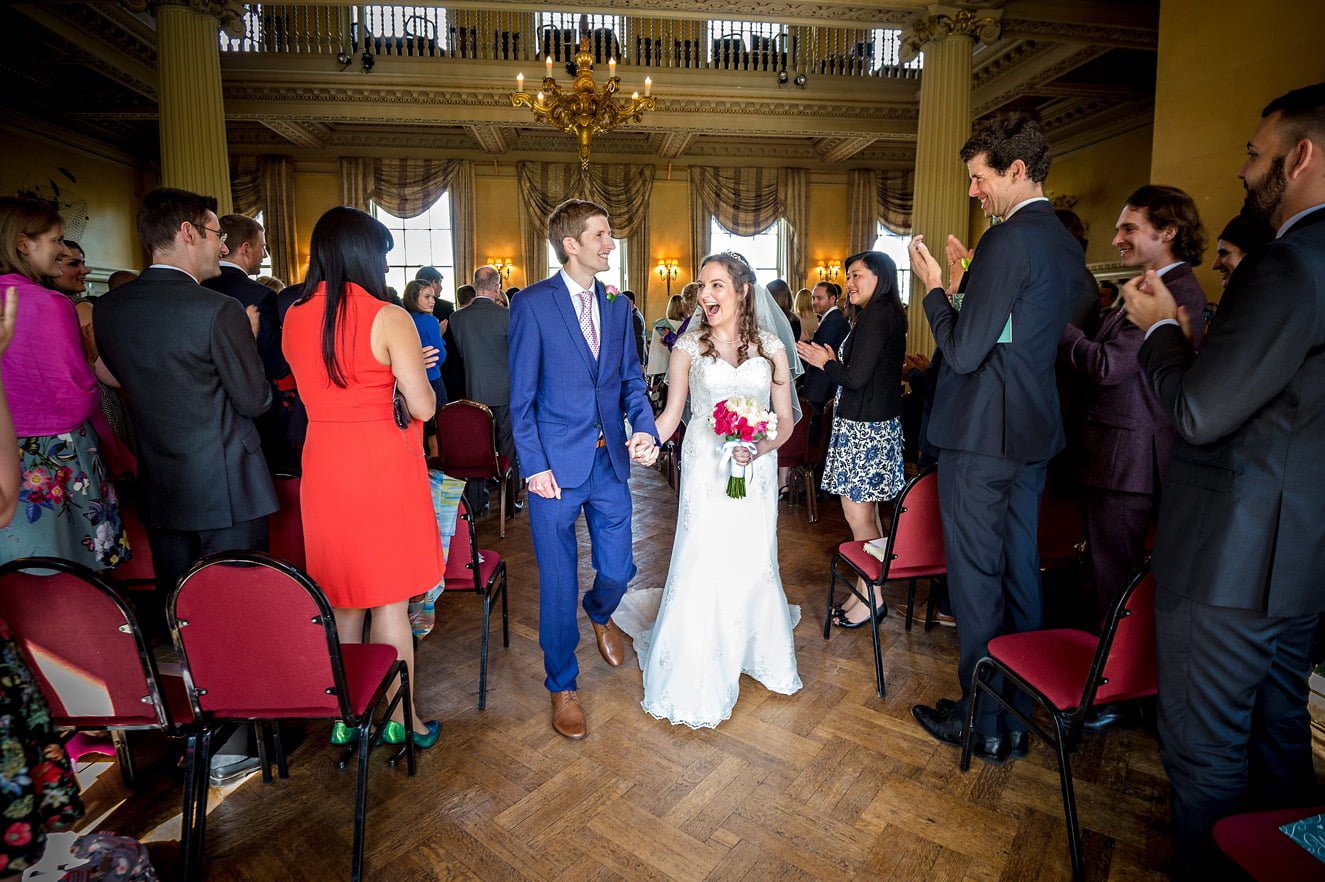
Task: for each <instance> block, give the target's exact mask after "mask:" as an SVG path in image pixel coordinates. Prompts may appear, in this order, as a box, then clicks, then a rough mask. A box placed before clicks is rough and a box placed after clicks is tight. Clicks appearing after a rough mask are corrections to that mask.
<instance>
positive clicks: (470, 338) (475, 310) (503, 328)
mask: <svg viewBox="0 0 1325 882" xmlns="http://www.w3.org/2000/svg"><path fill="white" fill-rule="evenodd" d="M474 294H475V296H474V302H473V303H471V304H469V305H468V306H466V307H465V308H464V309H457V310H456V311H455V312H454V313H452V315H451V324H450V332H451V335H452V336H453V337H454V338H455V342H456V346H458V347H459V349H460V356H461V358H463V359H464V361H465V397H466V398H468V399H470V400H471V401H479V402H482V403H483V404H486V405H487V406H488V409H490V410H491V411H492V422H493V425H494V426H495V428H496V430H497V452H498V453H500V454H501V455H502V456H505V457H507V458H508V459H510V461H511V463H512V467H513V469H514V480H513V484H512V487H513V488H518V487H519V486H520V468H519V464H518V463H517V462H516V459H515V436H514V435H513V434H512V431H511V373H510V368H509V367H508V364H507V352H508V344H507V342H506V333H507V329H508V328H509V327H510V324H511V313H510V312H509V311H508V310H507V309H506V308H505V307H503V306H500V305H499V301H500V298H501V273H499V272H498V271H497V269H496V268H495V267H491V266H481V267H479V268H478V269H476V270H474ZM465 497H466V499H467V500H468V502H469V506H470V508H471V509H472V510H473V511H475V512H481V511H483V510H484V509H485V508H487V505H488V488H487V485H486V483H485V482H484V481H481V480H476V481H470V482H469V486H468V487H466V488H465ZM515 497H516V493H514V492H513V493H511V494H510V500H509V502H508V505H509V506H510V508H511V510H510V511H508V512H507V513H506V514H507V515H508V516H510V515H514V514H515V511H516V510H517V509H518V508H521V507H522V506H521V505H520V504H519V503H518V502H517V501H516V499H515Z"/></svg>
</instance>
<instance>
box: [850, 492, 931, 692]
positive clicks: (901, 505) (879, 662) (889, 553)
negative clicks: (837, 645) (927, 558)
mask: <svg viewBox="0 0 1325 882" xmlns="http://www.w3.org/2000/svg"><path fill="white" fill-rule="evenodd" d="M934 470H935V468H934V466H929V467H927V468H924V469H921V470H920V472H919V473H917V474H916V476H915V477H914V478H912V479H911V480H909V481H907V482H906V486H905V487H903V488H902V492H901V493H899V494H898V495H897V499H896V500H895V501H894V502H893V515H892V520H891V521H890V522H889V523H890V526H889V528H888V542H887V544H886V545H885V547H884V554H883V557H884V561H883V573H882V574H881V575H880V576H879V579H878V581H872V580H871V579H870V578H869V576H867V575H866V574H865V573H862V572H861V571H860V569H859V568H858V567H857V566H856V565H855V564H853V563H852V562H851V561H849V560H847V559H846V558H845V557H843V556H842V553H841V552H840V551H834V552H833V560H832V563H831V564H829V567H828V596H827V598H826V599H825V603H824V639H825V640H827V639H828V638H829V637H830V636H831V634H832V630H833V597H834V595H835V594H836V593H837V580H838V579H841V580H842V581H843V582H845V583H846V585H847V588H848V589H849V590H850V591H851V593H852V594H854V595H856V599H857V600H860V601H862V602H864V603H865V604H866V605H868V606H869V610H870V621H871V622H873V621H874V618H875V615H876V614H877V613H878V604H876V603H875V602H874V589H875V588H880V589H881V588H882V587H883V586H884V585H885V584H886V583H887V582H888V581H889V579H888V568H889V564H890V563H891V562H892V561H893V560H896V559H897V555H896V554H895V553H894V551H893V546H894V542H895V541H896V536H897V521H898V518H900V517H901V516H902V515H903V514H904V513H905V512H906V497H907V494H909V493H910V492H911V490H912V488H914V487H915V486H916V485H917V484H918V483H920V480H921V479H922V478H924V477H926V476H927V475H929V474H930V473H931V472H933V471H934ZM839 563H840V564H843V565H845V566H846V567H847V568H848V569H849V570H850V571H851V572H852V573H855V574H856V576H857V577H859V578H860V580H861V581H863V582H864V583H865V584H866V585H868V586H869V588H870V590H869V591H868V592H867V594H865V595H862V594H861V593H860V591H858V590H856V586H855V584H854V583H853V582H852V581H851V579H850V578H849V577H848V576H847V575H843V574H842V573H839V572H838V564H839ZM910 583H911V586H910V589H909V591H908V593H907V599H906V630H908V631H910V630H911V619H912V618H913V614H914V612H915V605H916V579H911V580H910ZM934 605H935V598H934V591H933V590H932V589H931V590H930V592H929V607H928V609H927V610H926V612H925V630H926V631H928V630H929V629H930V628H932V627H934ZM870 636H871V637H873V638H874V681H875V685H876V686H877V687H878V693H879V697H880V698H884V697H885V692H886V690H885V688H884V679H883V645H882V643H881V642H880V639H879V626H878V625H874V624H872V625H871V626H870Z"/></svg>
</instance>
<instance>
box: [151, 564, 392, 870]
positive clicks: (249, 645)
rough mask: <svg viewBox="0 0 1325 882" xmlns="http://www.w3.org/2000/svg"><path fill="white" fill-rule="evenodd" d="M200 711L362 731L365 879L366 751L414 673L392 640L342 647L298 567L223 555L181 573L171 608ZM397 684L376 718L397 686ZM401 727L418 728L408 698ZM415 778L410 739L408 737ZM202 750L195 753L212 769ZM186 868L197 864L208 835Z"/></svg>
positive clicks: (359, 864)
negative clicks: (329, 723)
mask: <svg viewBox="0 0 1325 882" xmlns="http://www.w3.org/2000/svg"><path fill="white" fill-rule="evenodd" d="M167 613H168V615H169V617H170V629H171V634H172V636H173V637H174V640H175V648H176V650H177V651H178V652H179V660H180V666H181V667H182V668H183V671H184V682H185V686H186V688H187V691H188V696H189V701H190V702H191V704H192V705H193V710H194V714H195V715H196V716H197V717H198V719H199V720H201V721H202V722H203V723H204V724H206V725H207V726H208V727H209V729H210V728H211V727H215V726H216V725H219V724H221V723H225V722H232V721H258V722H261V721H270V720H283V719H305V720H307V719H324V720H337V719H339V720H344V721H345V722H346V723H347V724H348V725H350V726H352V727H355V728H357V729H358V730H359V740H358V744H359V748H358V750H359V776H358V789H357V793H356V797H355V804H354V857H353V862H352V870H351V876H352V878H353V879H354V880H355V882H358V880H360V879H361V878H362V876H363V837H364V812H365V808H366V803H367V797H368V791H367V783H368V755H369V753H370V752H371V751H372V747H373V746H374V745H375V743H376V742H377V741H378V740H379V739H380V737H381V732H382V729H383V728H384V727H385V725H386V721H387V720H388V719H390V716H391V713H392V712H393V711H394V710H395V706H396V704H397V703H398V702H400V701H401V699H402V698H403V697H404V696H406V695H409V673H408V671H407V669H406V667H405V664H404V662H401V661H399V660H398V659H397V658H396V650H395V649H394V648H393V647H391V646H384V645H381V644H374V643H345V644H342V643H341V642H340V640H339V638H338V636H337V634H336V620H335V619H334V618H333V617H332V611H331V605H330V604H329V603H328V602H327V598H326V596H325V595H324V594H323V593H322V590H321V589H320V588H318V587H317V585H315V584H314V583H313V580H312V579H310V578H308V576H306V575H304V574H303V573H301V572H300V571H298V570H296V569H295V568H294V567H292V566H290V565H289V564H287V563H285V562H284V561H280V560H277V559H275V558H273V557H269V556H267V555H265V554H258V553H253V552H220V553H218V554H213V555H209V556H208V557H205V558H203V559H202V560H200V561H198V562H197V563H196V564H194V565H193V567H192V568H191V569H190V570H189V571H188V572H187V573H185V574H184V577H183V578H182V579H180V583H179V586H178V587H177V588H176V589H175V591H174V593H173V594H172V595H171V598H170V603H169V606H168V609H167ZM397 682H398V683H399V685H400V688H399V689H398V690H397V691H396V694H395V697H394V698H392V699H391V702H390V704H389V705H388V706H387V709H386V712H385V714H384V715H383V717H382V720H381V721H380V722H379V723H377V725H376V726H374V725H373V721H374V717H375V715H376V714H375V712H376V710H377V709H378V707H380V706H381V704H382V702H383V699H384V698H385V696H386V693H387V690H388V689H389V688H390V687H391V685H392V684H393V683H397ZM403 707H404V712H405V731H406V732H410V731H412V730H413V720H412V719H411V708H410V703H409V702H408V701H405V702H404V704H403ZM405 754H406V758H407V761H408V768H409V774H410V775H413V774H414V771H415V765H414V741H413V739H412V738H408V737H407V738H406V739H405ZM206 755H207V754H206V752H205V751H204V752H202V754H201V758H198V757H194V758H193V760H194V762H195V763H196V764H199V765H201V766H202V767H203V768H202V771H201V772H198V771H197V770H194V769H190V774H191V775H199V774H200V775H202V776H205V775H206V774H207V771H206ZM194 849H195V851H194V853H193V854H192V855H191V856H190V857H189V863H190V865H191V866H192V867H193V868H195V869H198V868H201V866H202V857H203V835H202V832H201V830H200V831H199V834H198V836H197V837H196V838H195V845H194Z"/></svg>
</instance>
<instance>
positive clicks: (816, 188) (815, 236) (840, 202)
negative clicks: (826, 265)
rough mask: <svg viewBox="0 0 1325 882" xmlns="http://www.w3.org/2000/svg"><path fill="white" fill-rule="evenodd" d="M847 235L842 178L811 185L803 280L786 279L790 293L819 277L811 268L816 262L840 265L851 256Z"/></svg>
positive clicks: (817, 263) (844, 182) (843, 180)
mask: <svg viewBox="0 0 1325 882" xmlns="http://www.w3.org/2000/svg"><path fill="white" fill-rule="evenodd" d="M848 235H849V233H848V231H847V182H846V175H845V174H843V175H842V180H841V181H840V182H838V181H833V182H831V183H829V182H825V183H813V182H811V184H810V229H809V230H808V232H807V234H806V237H805V274H806V278H804V279H787V284H789V285H791V293H792V294H795V293H796V291H797V290H799V289H801V288H808V287H810V285H812V284H814V283H815V282H818V281H819V274H818V273H817V272H816V271H815V269H814V268H815V267H816V266H818V265H819V264H820V263H823V262H826V261H835V262H837V263H839V264H840V263H842V261H843V260H845V259H846V258H847V257H849V256H850V255H851V243H850V242H849V241H848V240H847V236H848ZM837 282H838V283H839V284H841V282H842V275H841V272H839V273H838V276H837Z"/></svg>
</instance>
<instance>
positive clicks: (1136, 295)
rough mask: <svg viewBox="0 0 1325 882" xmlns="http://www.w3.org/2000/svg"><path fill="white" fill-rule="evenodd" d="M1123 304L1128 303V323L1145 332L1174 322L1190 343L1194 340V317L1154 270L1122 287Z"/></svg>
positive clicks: (1147, 271)
mask: <svg viewBox="0 0 1325 882" xmlns="http://www.w3.org/2000/svg"><path fill="white" fill-rule="evenodd" d="M1123 301H1124V302H1125V303H1126V304H1127V320H1128V321H1129V322H1131V323H1132V324H1134V325H1136V326H1137V327H1138V328H1140V329H1141V330H1143V331H1148V330H1150V328H1151V327H1152V326H1154V325H1155V324H1156V323H1157V322H1161V321H1163V320H1165V319H1175V320H1177V322H1178V326H1179V327H1180V328H1182V333H1183V334H1184V335H1185V336H1186V337H1187V339H1188V340H1190V339H1191V338H1192V317H1191V316H1190V315H1188V314H1187V310H1186V308H1185V307H1182V306H1179V305H1178V304H1177V302H1176V301H1175V300H1174V299H1173V294H1172V293H1170V291H1169V289H1168V286H1167V285H1165V284H1164V282H1163V281H1162V280H1161V279H1160V277H1159V275H1158V274H1157V273H1156V272H1155V271H1154V270H1146V274H1145V275H1143V276H1137V277H1136V278H1134V279H1132V280H1131V281H1129V282H1128V283H1127V284H1125V285H1123Z"/></svg>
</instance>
